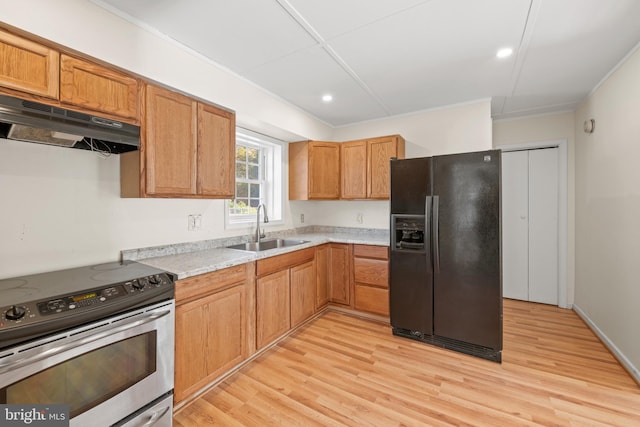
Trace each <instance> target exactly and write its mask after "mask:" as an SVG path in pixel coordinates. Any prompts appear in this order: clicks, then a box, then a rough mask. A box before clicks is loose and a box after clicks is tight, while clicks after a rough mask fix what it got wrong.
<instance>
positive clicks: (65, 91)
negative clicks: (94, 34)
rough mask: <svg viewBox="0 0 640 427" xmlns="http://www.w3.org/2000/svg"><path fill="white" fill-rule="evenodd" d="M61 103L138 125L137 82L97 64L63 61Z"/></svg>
mask: <svg viewBox="0 0 640 427" xmlns="http://www.w3.org/2000/svg"><path fill="white" fill-rule="evenodd" d="M60 101H61V102H64V103H66V104H71V105H74V106H79V107H82V108H83V109H84V108H86V109H89V110H93V111H101V112H104V113H108V114H113V115H115V116H118V117H123V118H126V119H132V120H133V121H135V122H137V121H138V119H139V117H140V114H139V104H140V103H139V100H138V81H137V80H136V79H134V78H133V77H130V76H127V75H125V74H122V73H119V72H117V71H114V70H111V69H108V68H105V67H102V66H100V65H97V64H92V63H90V62H86V61H82V60H79V59H75V58H71V57H69V56H66V55H62V56H61V57H60Z"/></svg>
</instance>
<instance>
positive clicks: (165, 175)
mask: <svg viewBox="0 0 640 427" xmlns="http://www.w3.org/2000/svg"><path fill="white" fill-rule="evenodd" d="M235 127H236V122H235V114H234V113H233V112H230V111H227V110H224V109H222V108H218V107H215V106H213V105H209V104H205V103H203V102H199V101H196V100H195V99H192V98H190V97H188V96H185V95H182V94H179V93H176V92H173V91H170V90H168V89H164V88H161V87H157V86H152V85H148V86H147V90H146V119H145V127H144V128H145V149H144V152H145V153H146V154H145V156H146V162H145V171H146V172H145V173H146V175H145V176H146V189H145V190H146V191H145V192H144V194H145V195H147V196H157V197H191V198H211V199H213V198H232V197H233V195H234V189H235V142H236V137H235V135H236V133H235V132H236V129H235Z"/></svg>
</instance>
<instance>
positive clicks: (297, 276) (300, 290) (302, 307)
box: [289, 261, 316, 328]
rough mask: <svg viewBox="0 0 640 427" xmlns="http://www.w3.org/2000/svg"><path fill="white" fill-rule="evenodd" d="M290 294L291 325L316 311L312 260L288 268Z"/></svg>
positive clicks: (293, 325) (314, 276)
mask: <svg viewBox="0 0 640 427" xmlns="http://www.w3.org/2000/svg"><path fill="white" fill-rule="evenodd" d="M289 278H290V296H291V327H292V328H293V327H296V326H298V325H299V324H300V323H302V322H304V321H305V320H307V319H308V318H309V317H311V316H313V313H315V311H316V301H315V300H316V271H315V266H314V264H313V261H309V262H306V263H304V264H301V265H298V266H295V267H292V268H291V269H290V270H289Z"/></svg>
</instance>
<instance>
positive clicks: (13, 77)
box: [0, 30, 60, 99]
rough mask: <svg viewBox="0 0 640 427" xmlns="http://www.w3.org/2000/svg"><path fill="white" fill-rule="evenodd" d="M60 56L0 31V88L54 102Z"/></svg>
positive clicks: (56, 92) (51, 50)
mask: <svg viewBox="0 0 640 427" xmlns="http://www.w3.org/2000/svg"><path fill="white" fill-rule="evenodd" d="M59 58H60V54H59V53H58V52H57V51H55V50H53V49H49V48H48V47H45V46H42V45H39V44H37V43H34V42H32V41H29V40H25V39H23V38H21V37H18V36H15V35H13V34H11V33H7V32H5V31H2V30H0V85H2V86H4V87H7V88H10V89H15V90H20V91H23V92H28V93H32V94H34V95H40V96H46V97H48V98H53V99H58V87H59V86H58V83H59V75H60V64H59Z"/></svg>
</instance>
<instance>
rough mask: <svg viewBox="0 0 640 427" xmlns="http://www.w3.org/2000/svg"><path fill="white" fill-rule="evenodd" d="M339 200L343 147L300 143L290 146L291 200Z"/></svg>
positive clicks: (317, 143)
mask: <svg viewBox="0 0 640 427" xmlns="http://www.w3.org/2000/svg"><path fill="white" fill-rule="evenodd" d="M339 197H340V144H339V143H336V142H321V141H301V142H294V143H292V144H289V200H314V199H316V200H318V199H326V200H336V199H338V198H339Z"/></svg>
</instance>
